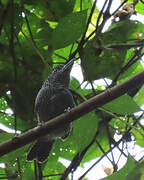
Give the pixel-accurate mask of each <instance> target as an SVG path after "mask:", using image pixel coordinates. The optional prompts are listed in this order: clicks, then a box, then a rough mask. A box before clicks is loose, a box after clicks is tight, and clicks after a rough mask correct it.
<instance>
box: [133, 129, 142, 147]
mask: <svg viewBox="0 0 144 180" xmlns="http://www.w3.org/2000/svg"><path fill="white" fill-rule="evenodd" d="M138 129H139V132H138V131H137V130H136V129H132V130H131V131H132V134H133V135H134V137H135V139H136V144H138V145H139V146H141V147H144V133H140V132H143V129H142V128H141V127H138Z"/></svg>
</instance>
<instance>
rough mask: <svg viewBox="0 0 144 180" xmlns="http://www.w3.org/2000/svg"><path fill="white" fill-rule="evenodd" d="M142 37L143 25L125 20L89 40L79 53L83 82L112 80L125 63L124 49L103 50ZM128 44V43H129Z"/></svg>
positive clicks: (143, 33) (143, 34)
mask: <svg viewBox="0 0 144 180" xmlns="http://www.w3.org/2000/svg"><path fill="white" fill-rule="evenodd" d="M140 36H142V37H144V25H143V24H142V23H140V22H137V21H130V20H125V21H122V22H118V23H116V24H114V25H112V26H110V27H109V29H108V30H107V32H105V33H102V34H100V35H99V36H98V37H94V38H93V39H92V40H90V41H89V42H88V43H87V45H86V47H85V48H84V50H83V51H82V52H80V57H81V59H82V68H83V73H84V76H85V80H95V79H99V78H105V77H108V78H114V77H115V75H116V74H117V73H118V72H119V71H120V69H121V68H122V65H123V64H124V62H125V56H126V52H127V51H126V50H125V49H111V50H110V49H104V50H101V46H102V47H103V46H104V47H106V46H108V45H113V44H119V43H126V42H127V43H128V41H130V42H131V40H132V39H138V38H141V37H140ZM130 42H129V43H130Z"/></svg>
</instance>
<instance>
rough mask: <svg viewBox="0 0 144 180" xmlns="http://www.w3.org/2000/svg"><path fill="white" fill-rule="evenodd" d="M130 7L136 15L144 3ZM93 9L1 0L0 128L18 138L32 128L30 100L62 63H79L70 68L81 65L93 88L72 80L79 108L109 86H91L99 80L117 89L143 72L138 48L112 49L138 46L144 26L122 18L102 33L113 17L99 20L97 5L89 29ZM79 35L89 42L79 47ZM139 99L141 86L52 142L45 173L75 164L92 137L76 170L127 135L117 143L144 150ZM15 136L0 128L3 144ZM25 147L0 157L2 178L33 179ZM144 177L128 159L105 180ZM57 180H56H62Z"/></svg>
mask: <svg viewBox="0 0 144 180" xmlns="http://www.w3.org/2000/svg"><path fill="white" fill-rule="evenodd" d="M133 2H134V3H135V2H136V3H135V11H136V13H138V14H141V15H142V14H144V11H143V9H144V4H143V1H140V0H137V1H134V0H128V1H127V4H128V3H133ZM92 6H93V1H92V0H82V1H81V0H69V1H68V0H58V1H57V0H52V1H50V0H42V1H38V0H0V123H1V124H2V125H5V126H6V127H8V128H10V129H13V130H19V131H20V132H21V133H22V132H25V131H26V130H28V129H30V128H32V127H34V126H36V125H37V121H36V118H35V114H34V101H35V97H36V95H37V93H38V91H39V89H40V87H41V85H42V83H43V81H44V80H45V79H46V78H47V76H48V74H49V72H50V70H51V69H52V68H53V67H55V66H56V65H57V64H60V63H62V64H63V63H65V62H66V60H68V59H69V58H70V57H73V55H74V57H76V58H80V59H81V61H76V62H75V63H76V64H77V66H78V65H80V66H81V68H82V72H83V79H84V81H85V83H87V85H89V86H91V88H87V85H85V86H84V85H83V83H82V84H81V82H79V80H78V79H76V78H74V77H72V78H71V82H70V89H71V91H72V93H73V96H74V99H75V102H76V105H78V104H80V103H82V102H84V101H85V100H86V99H89V98H91V97H93V96H95V95H97V94H99V93H101V92H103V91H104V90H106V89H107V88H109V85H108V83H105V84H103V85H101V84H98V83H97V81H95V80H98V79H101V81H102V82H104V81H107V79H110V80H111V81H112V84H111V85H113V82H114V84H119V83H121V82H124V81H125V80H127V79H129V78H130V77H131V76H132V75H135V74H137V73H138V72H140V71H141V70H143V65H142V63H141V56H142V54H143V53H144V51H143V49H142V47H141V46H138V48H132V47H130V48H109V47H110V46H113V45H121V44H122V45H125V44H127V45H131V44H133V43H137V42H139V40H143V39H144V24H142V23H141V22H139V21H136V20H131V19H129V18H127V19H124V20H118V21H117V22H115V23H114V22H113V21H111V22H110V25H109V27H108V28H107V29H106V30H105V26H104V24H105V22H106V21H107V20H108V19H109V18H110V17H111V16H104V15H105V14H103V16H99V15H100V14H101V13H102V12H100V11H99V10H98V9H97V7H95V9H94V11H93V15H92V17H91V23H90V25H89V27H88V29H86V27H87V22H88V19H89V17H90V16H91V12H92V11H91V9H92ZM99 13H100V14H99ZM99 18H100V19H99ZM112 18H114V16H112ZM98 20H100V21H99V22H98V23H97V21H98ZM96 24H97V25H96ZM85 30H86V32H85ZM84 33H85V35H86V37H85V39H84V41H81V40H82V38H83V35H84ZM91 33H92V34H91ZM89 35H90V37H89V38H88V36H89ZM87 38H88V39H87ZM83 42H84V43H83ZM82 43H83V44H82ZM78 76H79V75H77V77H78ZM105 78H107V79H105ZM134 88H135V87H134ZM140 88H141V89H140ZM130 94H131V93H130ZM130 94H129V95H130ZM143 94H144V88H143V87H139V88H138V90H137V91H135V93H133V94H131V95H130V96H128V95H124V96H122V97H120V98H117V99H116V100H114V101H112V102H110V103H108V104H106V105H105V106H103V107H102V108H100V109H97V110H95V111H92V112H90V113H88V114H87V115H85V116H83V117H81V118H79V119H78V120H76V121H75V122H74V124H73V130H72V132H71V134H70V136H69V137H68V138H67V140H66V141H64V142H62V141H61V140H59V139H58V140H57V142H56V143H55V145H54V147H53V149H52V152H51V154H50V157H49V160H48V162H47V163H45V164H44V165H43V166H42V169H43V174H44V175H47V174H48V173H49V174H59V173H63V172H64V171H65V166H64V165H62V163H60V161H59V160H60V158H65V159H67V160H72V159H73V158H74V156H75V155H76V154H77V153H81V152H82V151H83V150H84V149H85V148H86V146H87V145H88V144H89V143H90V142H91V141H92V139H93V137H94V136H95V134H96V132H98V134H97V137H96V140H97V141H96V142H95V143H93V144H92V145H91V147H90V148H89V149H88V150H87V152H86V154H85V156H84V158H83V159H82V161H81V164H80V165H81V166H83V164H84V163H85V162H88V161H90V160H93V159H94V158H98V157H101V156H105V154H104V153H106V152H107V151H109V149H110V147H111V145H115V143H116V142H115V141H114V139H113V138H114V135H115V134H118V135H123V134H124V133H125V132H127V136H124V137H123V139H122V142H125V143H127V142H130V141H132V139H133V138H134V141H135V144H137V145H139V146H140V147H144V128H143V117H140V119H139V115H137V114H135V112H137V111H140V110H141V108H140V107H141V106H142V105H143V104H144V96H143ZM135 122H137V124H136V123H135ZM129 128H130V130H128V129H129ZM14 136H15V133H8V132H6V131H3V130H0V142H5V141H6V140H8V139H10V138H13V137H14ZM99 144H100V145H99ZM28 147H29V145H26V146H24V147H22V148H20V149H18V150H16V151H14V152H11V153H9V154H7V155H4V156H3V157H1V158H0V163H4V165H5V167H4V168H0V179H1V177H7V176H9V177H11V179H24V180H32V179H35V176H36V175H35V173H36V172H35V166H34V163H33V162H26V155H27V151H28ZM143 172H144V171H143V162H142V163H141V162H140V163H137V164H135V162H134V161H133V160H132V158H130V157H129V158H128V161H127V163H126V165H125V166H124V167H123V168H122V169H121V170H120V171H118V172H116V173H114V174H112V175H111V176H109V177H108V178H106V179H118V180H119V179H126V178H127V179H134V178H133V177H135V179H138V178H139V177H142V176H144V175H143ZM132 175H134V176H132ZM52 178H53V177H50V178H47V179H52ZM54 179H55V180H56V179H60V176H55V177H54Z"/></svg>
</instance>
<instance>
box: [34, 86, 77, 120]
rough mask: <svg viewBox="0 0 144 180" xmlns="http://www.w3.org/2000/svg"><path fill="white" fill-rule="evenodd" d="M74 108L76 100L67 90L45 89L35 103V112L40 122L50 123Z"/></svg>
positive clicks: (40, 92)
mask: <svg viewBox="0 0 144 180" xmlns="http://www.w3.org/2000/svg"><path fill="white" fill-rule="evenodd" d="M72 107H74V100H73V97H72V94H71V92H70V90H69V89H67V88H59V89H50V88H43V89H41V90H40V91H39V93H38V95H37V98H36V101H35V111H36V113H37V114H38V116H39V121H40V122H45V121H48V120H50V119H52V118H54V117H56V116H58V115H60V114H62V113H64V111H65V110H67V109H68V108H72Z"/></svg>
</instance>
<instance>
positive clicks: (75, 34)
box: [52, 10, 87, 49]
mask: <svg viewBox="0 0 144 180" xmlns="http://www.w3.org/2000/svg"><path fill="white" fill-rule="evenodd" d="M86 17H87V11H86V10H84V11H80V12H75V13H71V14H69V15H68V16H66V17H64V18H62V19H60V21H59V24H58V26H57V27H56V29H55V30H54V32H53V34H52V36H53V46H54V48H55V49H59V48H64V47H65V46H68V45H70V44H72V43H74V42H75V41H76V40H78V39H79V38H80V36H81V35H82V33H83V32H84V30H85V25H86Z"/></svg>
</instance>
